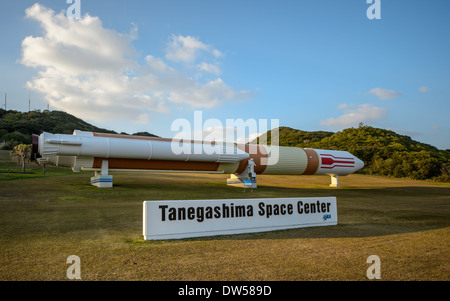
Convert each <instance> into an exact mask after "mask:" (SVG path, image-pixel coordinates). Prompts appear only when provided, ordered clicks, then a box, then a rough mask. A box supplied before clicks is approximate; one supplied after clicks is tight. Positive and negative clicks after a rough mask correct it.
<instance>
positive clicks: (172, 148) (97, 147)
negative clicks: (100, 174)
mask: <svg viewBox="0 0 450 301" xmlns="http://www.w3.org/2000/svg"><path fill="white" fill-rule="evenodd" d="M39 153H40V154H41V155H42V157H54V156H76V157H99V158H121V159H145V160H173V161H196V162H217V163H233V162H239V161H241V160H244V159H247V158H248V157H249V154H248V153H246V152H244V151H242V150H239V149H238V148H236V147H230V146H226V145H221V144H211V143H191V142H182V143H181V142H180V143H178V142H176V141H173V142H170V141H158V140H140V139H124V138H109V137H96V136H94V135H93V133H90V132H81V131H76V132H75V134H74V135H65V134H50V133H42V134H41V135H40V136H39Z"/></svg>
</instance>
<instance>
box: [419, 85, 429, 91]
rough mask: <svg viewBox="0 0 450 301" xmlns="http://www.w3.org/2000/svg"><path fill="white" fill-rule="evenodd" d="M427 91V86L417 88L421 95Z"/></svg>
mask: <svg viewBox="0 0 450 301" xmlns="http://www.w3.org/2000/svg"><path fill="white" fill-rule="evenodd" d="M429 89H430V88H429V87H427V86H421V87H419V91H420V92H422V93H425V92H428V90H429Z"/></svg>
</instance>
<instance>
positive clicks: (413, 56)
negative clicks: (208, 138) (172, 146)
mask: <svg viewBox="0 0 450 301" xmlns="http://www.w3.org/2000/svg"><path fill="white" fill-rule="evenodd" d="M379 2H380V4H381V5H380V7H381V10H380V12H381V19H373V20H370V19H368V18H367V14H366V11H367V9H368V8H369V7H370V6H371V4H368V3H366V0H353V1H335V0H315V1H299V0H295V1H249V0H246V1H211V0H209V1H201V0H197V1H190V0H184V1H173V0H165V1H117V0H110V1H100V0H80V3H81V9H80V12H81V19H80V20H73V19H69V18H68V17H67V11H66V10H67V8H68V7H70V5H71V4H67V3H66V0H51V1H46V0H43V1H39V2H36V1H10V0H8V1H2V2H1V4H0V9H1V11H2V12H3V16H2V18H1V19H0V22H1V24H0V31H1V36H2V38H3V42H2V43H1V46H0V51H1V58H0V63H1V66H2V70H3V72H1V74H0V95H1V96H2V97H1V99H2V100H3V97H4V93H5V92H6V93H7V96H8V98H7V99H8V104H7V107H8V109H15V110H20V111H27V110H28V93H29V91H30V94H31V109H46V108H47V104H50V108H51V109H53V110H64V111H67V112H69V113H71V114H74V115H75V116H77V117H80V118H82V119H85V120H87V121H89V122H90V123H93V124H95V125H97V126H100V127H105V128H108V129H113V130H115V131H118V132H121V131H124V132H128V133H133V132H138V131H148V132H151V133H154V134H157V135H159V136H163V137H172V136H173V135H174V134H175V132H174V131H172V130H171V125H172V123H173V122H174V120H176V119H179V118H185V119H187V120H190V121H193V117H194V113H193V112H194V111H201V112H202V117H203V119H204V120H207V119H215V120H218V121H219V122H221V123H222V124H223V125H225V122H226V119H234V120H236V119H238V118H241V119H243V120H250V119H252V120H253V119H255V120H260V119H269V120H270V119H278V120H279V125H281V126H288V127H292V128H295V129H301V130H307V131H315V130H328V131H334V132H336V131H340V130H342V129H344V128H348V127H357V126H358V124H359V123H360V122H363V123H364V124H366V125H371V126H375V127H380V128H386V129H391V130H394V131H396V132H398V133H400V134H404V135H408V136H411V137H412V138H413V139H415V140H418V141H420V142H424V143H429V144H432V145H434V146H436V147H438V148H441V149H446V148H450V134H449V133H450V121H449V118H448V115H449V112H450V58H449V53H450V39H449V37H448V29H449V28H450V18H449V17H448V12H449V11H450V3H449V2H448V1H445V0H434V1H425V0H410V1H407V0H396V1H393V0H380V1H379ZM36 3H38V4H36ZM0 103H1V104H3V101H1V102H0Z"/></svg>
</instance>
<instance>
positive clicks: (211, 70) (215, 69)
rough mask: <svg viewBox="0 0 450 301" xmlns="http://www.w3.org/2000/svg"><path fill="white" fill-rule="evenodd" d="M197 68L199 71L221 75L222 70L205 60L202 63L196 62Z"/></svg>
mask: <svg viewBox="0 0 450 301" xmlns="http://www.w3.org/2000/svg"><path fill="white" fill-rule="evenodd" d="M197 68H198V69H199V70H200V71H205V72H208V73H212V74H215V75H221V74H222V71H221V70H220V68H219V67H218V66H216V65H214V64H208V63H206V62H202V63H200V64H198V65H197Z"/></svg>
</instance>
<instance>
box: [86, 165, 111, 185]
mask: <svg viewBox="0 0 450 301" xmlns="http://www.w3.org/2000/svg"><path fill="white" fill-rule="evenodd" d="M91 185H94V186H97V187H100V188H111V187H113V176H112V175H108V160H103V161H102V169H101V171H100V172H98V171H95V176H94V177H92V178H91Z"/></svg>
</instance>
